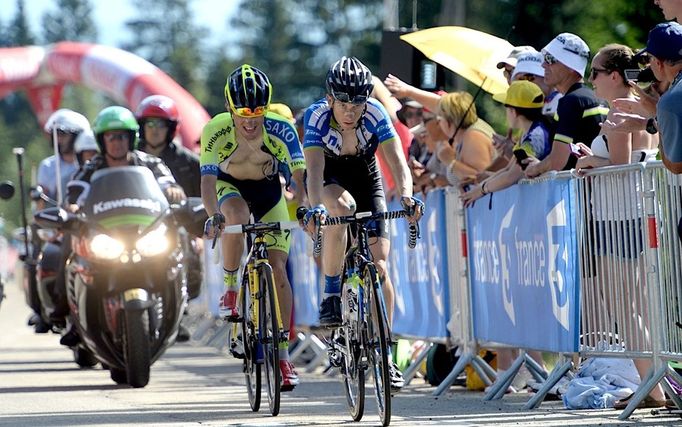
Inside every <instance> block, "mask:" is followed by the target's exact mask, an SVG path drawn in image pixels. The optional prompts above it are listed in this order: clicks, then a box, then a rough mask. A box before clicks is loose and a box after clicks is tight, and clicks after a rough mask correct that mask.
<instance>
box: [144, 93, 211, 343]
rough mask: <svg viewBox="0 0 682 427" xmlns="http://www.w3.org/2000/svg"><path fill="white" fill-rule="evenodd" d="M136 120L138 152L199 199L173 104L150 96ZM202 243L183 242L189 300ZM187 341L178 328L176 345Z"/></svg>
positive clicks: (195, 163) (194, 165) (196, 288)
mask: <svg viewBox="0 0 682 427" xmlns="http://www.w3.org/2000/svg"><path fill="white" fill-rule="evenodd" d="M135 117H136V118H137V122H138V124H139V125H140V143H139V149H140V150H141V151H144V152H145V153H147V154H152V155H154V156H157V157H159V158H160V159H161V160H163V162H164V163H165V164H166V166H168V169H170V171H171V173H173V177H175V181H176V182H177V183H178V184H180V186H181V187H182V189H183V190H184V191H185V194H186V195H187V196H188V197H201V174H200V173H199V156H198V155H196V154H195V153H193V152H192V151H190V150H188V149H187V148H185V147H183V146H182V145H180V144H177V143H176V142H174V141H173V139H174V138H175V133H176V130H177V126H178V123H179V114H178V107H177V105H176V104H175V101H173V99H171V98H169V97H167V96H164V95H150V96H148V97H146V98H145V99H143V100H142V102H140V105H138V106H137V110H135ZM197 237H199V236H197ZM202 243H203V240H201V239H198V238H196V239H192V240H187V242H186V246H187V249H188V250H186V251H185V255H186V256H187V264H188V266H187V275H188V277H187V290H188V293H189V299H194V298H196V297H197V296H199V292H200V291H201V279H202V274H201V268H202V267H201V256H200V252H201V245H202ZM189 338H190V334H189V331H188V330H187V328H186V327H185V326H184V325H182V324H180V330H179V331H178V336H177V339H176V341H177V342H184V341H188V340H189Z"/></svg>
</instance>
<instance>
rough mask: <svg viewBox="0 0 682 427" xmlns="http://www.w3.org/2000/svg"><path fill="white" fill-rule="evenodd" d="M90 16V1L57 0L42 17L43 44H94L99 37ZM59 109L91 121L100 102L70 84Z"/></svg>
mask: <svg viewBox="0 0 682 427" xmlns="http://www.w3.org/2000/svg"><path fill="white" fill-rule="evenodd" d="M92 16H93V7H92V4H91V3H90V1H89V0H56V6H55V8H54V9H53V10H52V11H49V12H45V13H44V14H43V16H42V28H43V34H42V40H43V41H44V43H46V44H49V43H57V42H60V41H66V40H68V41H80V42H90V43H93V42H96V41H97V37H98V33H97V27H96V26H95V22H94V20H93V18H92ZM62 106H64V107H66V108H71V109H73V110H75V111H78V112H81V113H83V114H84V115H85V116H86V117H91V118H93V117H95V115H96V114H97V112H98V111H99V109H100V107H101V106H102V99H101V97H98V96H95V95H94V94H93V92H92V91H91V90H90V89H88V88H86V87H84V86H81V85H78V84H70V85H68V86H66V87H65V88H64V92H63V96H62Z"/></svg>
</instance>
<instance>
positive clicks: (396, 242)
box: [388, 190, 450, 339]
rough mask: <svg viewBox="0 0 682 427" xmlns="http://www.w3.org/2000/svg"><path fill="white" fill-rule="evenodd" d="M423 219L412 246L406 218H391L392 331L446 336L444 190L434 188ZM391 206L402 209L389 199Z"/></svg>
mask: <svg viewBox="0 0 682 427" xmlns="http://www.w3.org/2000/svg"><path fill="white" fill-rule="evenodd" d="M424 203H425V204H426V212H425V214H424V217H423V218H422V219H421V220H420V222H419V223H420V227H421V239H419V240H417V246H416V247H415V248H414V249H409V247H408V246H407V243H408V225H407V221H405V220H394V221H391V222H390V225H389V231H390V239H391V252H390V254H389V259H388V270H389V274H390V275H391V280H392V282H393V286H394V289H395V312H394V316H393V333H395V334H398V335H402V336H409V337H418V338H438V339H445V338H447V336H448V335H447V334H448V332H447V328H446V324H447V321H448V318H449V317H450V308H449V303H448V301H449V298H448V292H447V284H448V271H447V245H446V233H445V216H446V214H447V213H446V212H445V193H444V192H443V191H442V190H438V191H431V192H430V193H428V195H427V197H426V200H424ZM388 209H389V210H398V209H401V207H400V203H398V202H392V203H389V206H388Z"/></svg>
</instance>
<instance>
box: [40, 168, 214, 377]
mask: <svg viewBox="0 0 682 427" xmlns="http://www.w3.org/2000/svg"><path fill="white" fill-rule="evenodd" d="M35 218H36V222H37V223H38V224H40V225H41V226H44V227H51V228H61V229H62V230H65V231H67V232H70V233H71V234H72V239H73V240H72V241H73V254H72V255H71V256H70V257H69V260H68V261H67V266H66V274H67V276H66V279H67V296H68V302H69V308H70V311H71V317H72V319H73V322H74V323H75V325H76V327H77V330H78V332H79V334H80V337H81V339H82V343H83V344H84V345H85V347H86V348H87V349H88V350H89V351H91V352H92V353H93V354H94V356H95V357H96V358H97V359H98V360H99V361H100V362H101V363H102V364H103V366H105V367H106V368H108V369H109V371H110V376H111V379H112V380H113V381H114V382H116V383H117V384H124V383H127V384H129V385H130V386H132V387H144V386H146V385H147V383H148V382H149V376H150V366H151V365H152V364H153V362H154V361H156V360H157V359H158V358H159V357H160V356H161V355H162V354H163V353H164V351H165V350H166V348H168V347H169V346H170V345H172V344H173V343H174V342H175V338H176V335H177V332H178V327H179V324H180V318H181V316H182V313H183V311H184V308H185V306H186V305H187V270H186V267H185V265H184V261H185V260H184V255H183V247H182V246H183V245H182V242H181V240H182V239H181V238H180V229H181V227H185V228H192V227H196V225H197V223H198V222H199V221H203V218H205V211H204V209H203V206H202V205H201V200H200V199H198V198H190V199H188V201H187V202H185V203H183V204H180V205H171V206H169V204H168V202H167V200H166V198H165V196H164V195H163V192H162V191H161V188H160V187H159V185H158V184H157V182H156V180H155V178H154V176H153V174H152V172H151V171H150V170H149V169H148V168H145V167H141V166H125V167H114V168H107V169H102V170H99V171H97V172H95V173H94V174H93V176H92V179H91V182H90V188H89V190H88V193H87V195H86V196H85V201H84V203H83V206H82V208H81V209H80V212H79V213H77V214H74V213H71V212H67V211H66V210H64V209H60V208H48V209H45V210H43V211H41V212H38V213H37V214H36V215H35Z"/></svg>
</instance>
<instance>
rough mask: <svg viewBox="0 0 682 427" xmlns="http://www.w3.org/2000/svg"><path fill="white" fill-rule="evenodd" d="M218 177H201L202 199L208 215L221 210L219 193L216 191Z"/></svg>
mask: <svg viewBox="0 0 682 427" xmlns="http://www.w3.org/2000/svg"><path fill="white" fill-rule="evenodd" d="M217 181H218V179H217V178H216V177H215V176H213V175H204V176H202V177H201V201H202V202H203V203H204V209H206V213H207V214H208V216H209V217H210V216H213V215H214V214H216V213H218V212H219V209H218V194H217V193H216V183H217Z"/></svg>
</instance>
